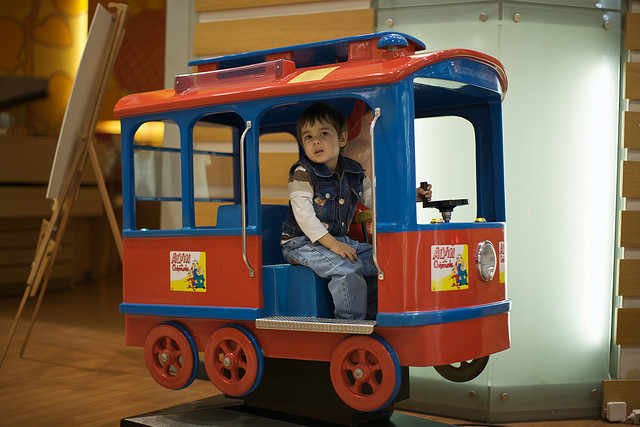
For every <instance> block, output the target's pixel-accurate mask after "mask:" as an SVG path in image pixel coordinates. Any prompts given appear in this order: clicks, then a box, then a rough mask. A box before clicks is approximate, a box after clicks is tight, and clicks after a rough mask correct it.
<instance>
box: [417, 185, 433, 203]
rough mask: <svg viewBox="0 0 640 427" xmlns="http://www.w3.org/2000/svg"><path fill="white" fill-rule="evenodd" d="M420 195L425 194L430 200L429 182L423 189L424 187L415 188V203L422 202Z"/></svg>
mask: <svg viewBox="0 0 640 427" xmlns="http://www.w3.org/2000/svg"><path fill="white" fill-rule="evenodd" d="M422 196H425V197H426V198H427V201H429V200H431V184H429V185H427V189H426V190H425V189H424V188H420V187H418V188H416V202H417V203H421V202H422Z"/></svg>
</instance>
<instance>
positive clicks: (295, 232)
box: [281, 103, 431, 320]
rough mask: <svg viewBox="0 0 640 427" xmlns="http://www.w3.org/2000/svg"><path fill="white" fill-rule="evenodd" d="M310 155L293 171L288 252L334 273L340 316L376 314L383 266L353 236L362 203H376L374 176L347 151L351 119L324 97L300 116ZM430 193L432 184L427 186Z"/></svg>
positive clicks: (326, 274)
mask: <svg viewBox="0 0 640 427" xmlns="http://www.w3.org/2000/svg"><path fill="white" fill-rule="evenodd" d="M297 137H298V141H299V142H300V144H301V145H302V148H303V150H304V154H305V155H304V156H302V157H301V158H300V160H299V161H298V162H296V163H295V164H294V165H293V166H292V167H291V169H290V171H289V185H288V187H289V212H288V214H287V219H286V220H285V221H284V223H283V224H282V230H283V233H282V238H281V243H282V253H283V255H284V258H285V259H286V260H287V261H289V262H290V263H292V264H301V265H306V266H308V267H310V268H311V269H312V270H313V271H314V272H315V273H316V274H317V275H318V276H320V277H323V278H327V279H329V292H330V293H331V296H332V298H333V303H334V306H335V310H334V316H335V317H336V318H338V319H356V320H358V319H375V316H376V313H377V309H378V279H377V275H378V271H377V269H376V267H375V265H374V263H373V255H372V248H371V245H369V244H368V243H360V242H358V241H356V240H352V239H350V238H349V237H348V236H347V233H348V231H349V225H350V224H351V221H352V219H353V216H354V213H355V209H356V204H357V203H358V201H360V202H361V203H362V204H363V205H365V206H367V207H370V206H371V197H372V196H371V191H372V188H371V181H370V180H369V178H368V177H367V175H366V174H365V173H364V169H363V168H362V166H361V165H360V163H358V162H356V161H355V160H351V159H349V158H346V157H343V156H342V151H343V149H344V147H345V145H346V144H347V138H348V133H347V121H346V119H345V117H344V116H343V115H342V113H340V112H339V111H338V110H336V109H335V108H334V107H332V106H331V105H328V104H324V103H318V104H314V105H312V106H311V107H309V108H308V109H306V110H305V111H304V112H303V113H302V115H301V116H300V118H299V120H298V125H297ZM419 194H423V195H425V196H427V197H428V198H430V197H431V191H430V189H429V190H427V191H425V190H421V191H420V193H419Z"/></svg>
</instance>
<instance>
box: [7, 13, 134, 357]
mask: <svg viewBox="0 0 640 427" xmlns="http://www.w3.org/2000/svg"><path fill="white" fill-rule="evenodd" d="M98 7H101V6H98ZM109 8H111V9H115V11H114V13H113V15H112V19H113V23H112V26H111V28H110V33H109V39H108V44H107V48H106V51H105V52H104V55H103V57H102V62H101V67H100V70H101V75H100V76H98V78H97V82H98V84H97V85H96V87H95V88H93V90H95V92H94V96H93V97H92V99H91V100H90V108H91V111H90V114H89V116H88V119H87V120H86V122H85V123H83V128H82V131H81V132H80V135H77V137H78V138H79V140H78V143H77V145H76V147H77V148H76V150H75V153H74V156H73V159H72V161H71V163H70V167H69V168H68V169H67V171H66V173H65V175H64V180H63V183H62V187H61V190H60V192H59V196H58V197H57V198H55V199H53V213H52V215H51V218H50V219H49V220H46V219H44V220H43V221H42V226H41V228H40V234H39V236H38V244H37V247H36V252H35V255H34V259H33V263H32V264H31V271H30V272H29V276H28V278H27V287H26V289H25V292H24V295H23V296H22V300H21V302H20V306H19V307H18V312H17V313H16V316H15V319H14V321H13V325H12V327H11V330H10V331H9V338H8V340H7V344H6V346H5V349H4V352H3V353H2V358H1V359H0V367H2V363H3V362H4V359H5V357H6V355H7V352H8V350H9V345H10V344H11V340H12V339H13V335H14V334H15V331H16V328H17V326H18V321H19V320H20V316H21V315H22V311H23V310H24V307H25V305H26V302H27V300H28V298H29V297H35V296H36V295H37V296H38V299H37V302H36V305H35V308H34V311H33V314H32V316H31V322H30V324H29V328H28V330H27V334H26V336H25V339H24V343H23V345H22V348H21V349H20V357H22V355H23V354H24V350H25V348H26V347H27V343H28V342H29V337H30V335H31V331H32V329H33V325H34V323H35V320H36V317H37V315H38V312H39V310H40V306H41V304H42V300H43V298H44V294H45V292H46V290H47V285H48V283H49V278H50V277H51V271H52V270H53V265H54V263H55V259H56V255H57V253H58V249H59V247H60V242H62V237H63V234H64V231H65V229H66V227H67V222H68V221H69V216H70V213H71V208H72V206H73V202H74V201H75V199H76V196H77V194H78V191H79V190H80V181H81V178H82V173H83V171H84V168H85V166H86V163H87V159H89V160H90V161H91V165H92V167H93V171H94V173H95V176H96V179H97V183H98V188H99V191H100V197H101V199H102V203H103V206H104V210H105V213H106V214H107V218H108V220H109V225H110V227H111V231H112V233H113V238H114V240H115V243H116V247H117V249H118V253H119V254H120V260H122V236H121V234H120V228H119V226H118V222H117V220H116V217H115V214H114V212H113V206H112V205H111V200H110V199H109V194H108V192H107V187H106V185H105V182H104V176H103V174H102V168H101V165H100V162H99V160H98V156H97V155H96V151H95V146H94V136H93V135H94V133H95V127H96V123H97V121H98V116H99V113H100V107H101V106H102V101H103V98H104V93H105V91H106V88H107V83H108V80H109V75H110V74H111V71H112V70H113V66H114V64H115V61H116V57H117V56H118V51H119V50H120V44H121V42H122V38H123V36H124V24H125V20H126V15H127V5H124V4H120V3H109ZM63 142H64V141H59V142H58V144H59V145H60V144H61V143H63Z"/></svg>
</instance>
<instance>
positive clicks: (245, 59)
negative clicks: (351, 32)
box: [188, 31, 426, 69]
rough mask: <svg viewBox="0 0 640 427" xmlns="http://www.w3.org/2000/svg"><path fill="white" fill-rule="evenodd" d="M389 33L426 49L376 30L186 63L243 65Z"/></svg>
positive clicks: (408, 38) (419, 49) (411, 38)
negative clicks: (267, 57) (285, 53)
mask: <svg viewBox="0 0 640 427" xmlns="http://www.w3.org/2000/svg"><path fill="white" fill-rule="evenodd" d="M389 34H398V35H401V36H403V37H404V38H406V39H407V41H409V42H411V43H413V45H414V46H415V48H416V51H421V50H424V49H426V45H425V44H424V43H423V42H422V41H420V40H418V39H417V38H415V37H413V36H410V35H408V34H404V33H400V32H397V31H381V32H377V33H370V34H363V35H360V36H353V37H343V38H340V39H333V40H325V41H320V42H314V43H306V44H299V45H292V46H285V47H278V48H274V49H265V50H257V51H253V52H244V53H237V54H232V55H225V56H217V57H213V58H204V59H196V60H193V61H190V62H189V63H188V65H190V66H196V65H203V64H210V63H213V62H219V63H220V69H225V68H230V67H225V66H224V65H225V63H226V62H232V63H241V64H243V65H250V64H256V63H259V62H264V59H262V58H263V57H266V56H267V55H272V54H275V53H281V52H292V51H299V50H307V49H314V48H319V49H321V48H325V49H326V48H328V47H330V46H334V47H337V46H338V45H340V44H346V43H350V42H356V41H362V40H371V39H376V38H379V37H383V36H385V35H389ZM253 57H255V58H256V61H250V58H253ZM234 66H239V65H234Z"/></svg>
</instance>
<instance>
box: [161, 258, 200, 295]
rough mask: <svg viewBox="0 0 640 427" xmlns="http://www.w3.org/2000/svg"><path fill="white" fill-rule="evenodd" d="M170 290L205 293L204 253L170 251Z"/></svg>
mask: <svg viewBox="0 0 640 427" xmlns="http://www.w3.org/2000/svg"><path fill="white" fill-rule="evenodd" d="M169 262H170V265H171V290H172V291H183V292H206V291H207V287H206V281H207V280H206V276H207V274H206V268H207V254H206V252H183V251H172V252H170V253H169Z"/></svg>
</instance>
